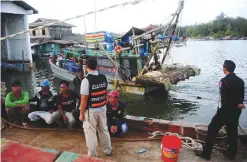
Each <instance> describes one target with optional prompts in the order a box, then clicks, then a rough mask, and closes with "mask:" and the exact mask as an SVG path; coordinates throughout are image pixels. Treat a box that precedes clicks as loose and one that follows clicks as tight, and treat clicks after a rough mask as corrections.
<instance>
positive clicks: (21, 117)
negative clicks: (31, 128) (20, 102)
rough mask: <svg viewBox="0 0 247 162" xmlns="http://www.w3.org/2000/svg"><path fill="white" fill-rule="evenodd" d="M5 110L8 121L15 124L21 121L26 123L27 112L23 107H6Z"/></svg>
mask: <svg viewBox="0 0 247 162" xmlns="http://www.w3.org/2000/svg"><path fill="white" fill-rule="evenodd" d="M6 110H7V115H8V118H9V122H11V123H15V124H21V123H20V122H22V123H27V121H28V117H27V115H28V113H29V111H27V110H26V109H25V107H23V108H22V107H12V108H6Z"/></svg>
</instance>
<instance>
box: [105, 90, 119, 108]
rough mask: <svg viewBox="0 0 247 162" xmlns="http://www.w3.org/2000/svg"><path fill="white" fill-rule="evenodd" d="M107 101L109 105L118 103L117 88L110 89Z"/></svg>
mask: <svg viewBox="0 0 247 162" xmlns="http://www.w3.org/2000/svg"><path fill="white" fill-rule="evenodd" d="M108 97H109V102H110V104H111V105H116V104H117V103H118V99H119V97H120V93H119V92H118V91H117V90H112V91H111V92H110V93H109V94H108Z"/></svg>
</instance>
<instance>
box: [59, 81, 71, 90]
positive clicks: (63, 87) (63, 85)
mask: <svg viewBox="0 0 247 162" xmlns="http://www.w3.org/2000/svg"><path fill="white" fill-rule="evenodd" d="M59 86H60V92H61V93H66V92H68V90H69V82H67V81H66V80H62V81H60V83H59Z"/></svg>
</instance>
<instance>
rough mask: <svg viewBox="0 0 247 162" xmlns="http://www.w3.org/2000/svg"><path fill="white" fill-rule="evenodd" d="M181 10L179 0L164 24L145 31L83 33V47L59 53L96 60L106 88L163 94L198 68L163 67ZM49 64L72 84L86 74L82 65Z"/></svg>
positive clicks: (66, 62) (192, 74) (66, 61)
mask: <svg viewBox="0 0 247 162" xmlns="http://www.w3.org/2000/svg"><path fill="white" fill-rule="evenodd" d="M183 7H184V1H183V0H181V1H180V2H179V5H178V8H177V10H176V12H175V13H174V14H173V17H172V18H171V20H170V22H169V23H167V24H166V25H161V26H159V27H157V28H155V29H152V30H150V31H147V32H145V31H144V30H141V29H138V28H135V27H133V28H131V29H130V30H129V31H128V32H127V33H125V34H124V35H123V36H121V37H118V38H114V36H113V35H112V34H111V33H110V32H105V31H99V32H94V33H86V34H85V40H86V45H85V46H84V47H83V46H81V49H80V50H79V51H73V50H67V49H65V50H64V52H63V53H64V54H65V55H66V56H67V55H72V56H74V57H77V59H82V60H83V58H82V57H83V56H85V59H88V58H96V59H97V62H98V71H99V73H101V74H104V75H105V76H106V77H107V79H108V82H109V85H110V87H109V88H110V89H111V88H115V89H118V90H120V91H122V92H127V93H134V94H139V95H145V94H148V93H150V92H153V91H155V90H160V89H161V90H164V91H166V92H167V91H168V90H170V89H171V87H172V84H176V83H177V82H179V81H182V80H185V79H189V77H191V76H196V75H199V73H200V69H198V68H197V67H195V66H189V65H187V66H182V65H178V64H171V65H169V66H168V65H166V64H165V61H166V59H167V58H168V57H169V53H170V50H171V46H172V42H173V37H174V35H175V31H176V27H177V23H178V19H179V15H180V13H181V11H182V9H183ZM82 51H83V52H82ZM66 56H65V58H66ZM49 62H50V64H51V69H52V71H53V73H54V75H55V76H57V77H59V78H61V79H66V80H68V81H73V80H75V79H76V78H79V79H82V78H81V77H80V76H85V75H86V71H85V64H84V65H82V64H83V63H82V64H81V66H78V65H76V63H75V62H74V63H73V61H72V62H71V60H68V59H65V60H64V61H63V63H61V64H60V65H61V66H58V65H59V64H57V65H55V64H54V63H53V62H52V60H51V59H50V61H49ZM83 67H84V68H83ZM65 69H66V70H65ZM80 73H83V74H82V75H81V74H80Z"/></svg>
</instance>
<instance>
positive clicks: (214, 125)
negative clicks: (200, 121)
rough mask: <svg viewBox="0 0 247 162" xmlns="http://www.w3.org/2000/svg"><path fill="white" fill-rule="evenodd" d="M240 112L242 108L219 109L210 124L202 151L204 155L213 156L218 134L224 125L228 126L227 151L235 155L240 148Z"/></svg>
mask: <svg viewBox="0 0 247 162" xmlns="http://www.w3.org/2000/svg"><path fill="white" fill-rule="evenodd" d="M236 109H237V108H236ZM240 114H241V111H240V110H239V111H238V110H236V111H230V110H226V109H224V108H220V109H219V110H218V111H217V113H216V114H215V116H214V117H213V118H212V121H211V123H210V124H209V126H208V131H207V139H206V142H205V146H204V148H203V153H202V154H203V155H204V157H208V158H210V157H211V153H212V149H213V145H214V140H215V138H216V135H217V133H218V132H219V130H220V129H221V128H222V127H223V126H224V125H226V126H227V141H228V144H229V148H228V150H227V152H228V153H229V155H230V156H232V157H235V155H236V153H237V149H238V125H239V117H240Z"/></svg>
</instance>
